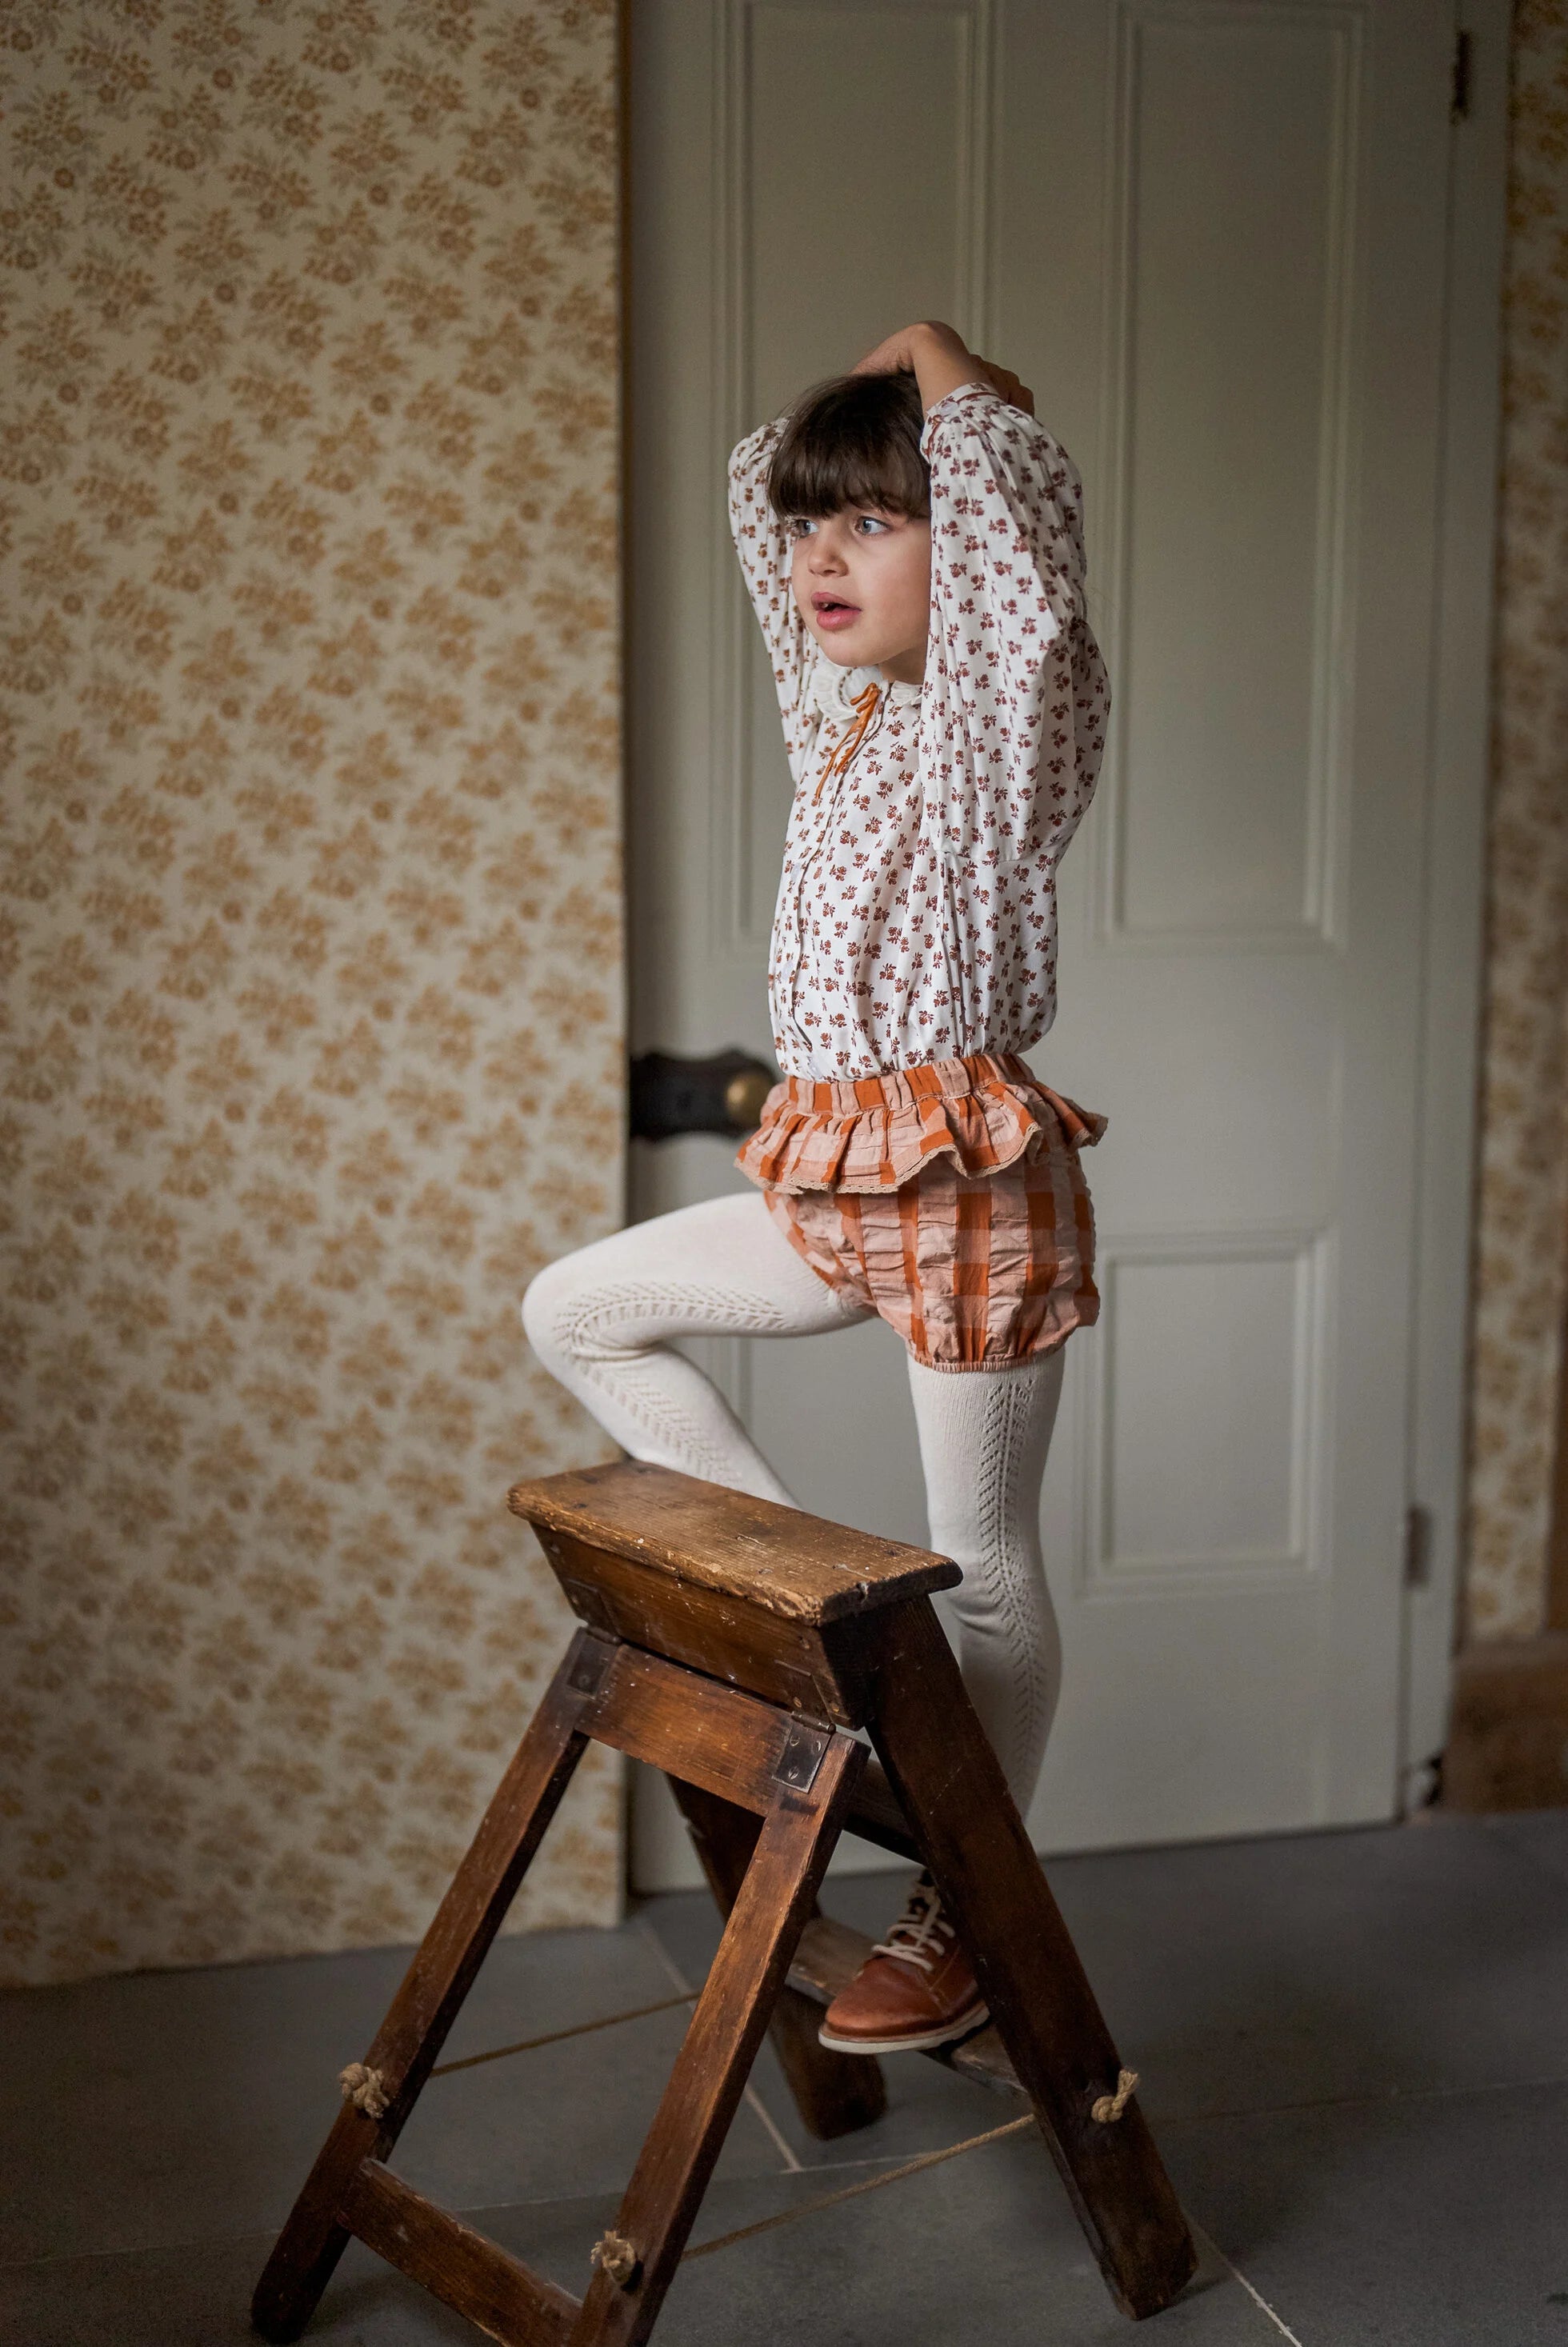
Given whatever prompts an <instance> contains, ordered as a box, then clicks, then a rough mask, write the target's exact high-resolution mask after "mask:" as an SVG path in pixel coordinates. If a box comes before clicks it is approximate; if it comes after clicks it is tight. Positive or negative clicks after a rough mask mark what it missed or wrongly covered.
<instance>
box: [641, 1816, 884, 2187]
mask: <svg viewBox="0 0 1568 2347" xmlns="http://www.w3.org/2000/svg"><path fill="white" fill-rule="evenodd" d="M669 1784H670V1789H671V1792H672V1793H673V1794H674V1796H675V1799H676V1800H677V1801H678V1802H679V1804H680V1807H681V1809H682V1814H683V1816H684V1817H685V1819H686V1823H687V1826H688V1828H689V1829H690V1830H691V1835H692V1842H693V1843H694V1844H695V1846H696V1851H697V1855H698V1857H699V1858H700V1859H701V1860H702V1871H703V1873H704V1874H705V1875H706V1876H707V1878H708V1887H709V1889H710V1890H711V1891H712V1894H713V1897H714V1900H715V1901H717V1904H718V1908H719V1912H720V1913H721V1914H722V1915H725V1916H727V1915H728V1914H729V1912H730V1910H731V1909H732V1908H733V1905H734V1903H735V1900H736V1898H737V1896H738V1895H739V1892H740V1888H741V1884H742V1882H743V1881H744V1879H745V1872H746V1869H747V1867H748V1866H749V1865H750V1864H751V1862H752V1852H753V1850H755V1848H756V1845H757V1836H758V1835H759V1833H760V1832H761V1831H762V1819H760V1818H759V1817H758V1816H756V1814H755V1813H754V1811H753V1810H751V1809H738V1808H737V1807H736V1805H735V1803H734V1802H733V1801H724V1800H721V1799H719V1798H718V1796H717V1795H716V1794H714V1793H708V1792H704V1791H703V1790H702V1787H701V1786H699V1785H687V1784H683V1783H682V1780H681V1778H679V1777H671V1778H670V1779H669ZM817 1912H818V1909H817V1904H816V1901H815V1899H814V1900H813V1901H812V1903H811V1907H810V1910H809V1911H808V1914H807V1917H806V1921H807V1922H810V1921H811V1920H812V1919H813V1918H814V1917H815V1915H816V1914H817ZM821 2023H822V2007H821V2006H820V2005H817V2004H813V2003H812V2001H811V1999H810V1997H808V1996H802V1995H801V1993H800V1991H799V1990H798V1989H793V1988H791V1987H790V1986H789V1985H788V1983H785V1985H784V1987H783V1988H781V1989H780V1991H779V1995H778V2003H777V2004H775V2005H774V2017H773V2019H772V2021H771V2022H770V2023H769V2024H768V2035H769V2036H770V2037H771V2038H772V2040H773V2046H774V2053H775V2054H776V2055H778V2058H779V2067H780V2068H781V2069H782V2070H783V2072H784V2077H785V2079H786V2081H787V2082H788V2086H789V2090H790V2093H791V2094H792V2095H793V2096H794V2103H795V2108H796V2109H797V2110H798V2111H799V2113H800V2116H801V2119H802V2122H803V2123H804V2126H805V2127H806V2129H807V2130H808V2132H809V2133H810V2134H812V2135H814V2136H815V2137H816V2138H817V2140H818V2141H819V2142H821V2143H831V2142H832V2141H833V2140H834V2138H835V2137H837V2136H841V2135H852V2134H853V2133H854V2132H855V2130H856V2128H857V2127H870V2126H871V2124H872V2122H873V2121H874V2120H876V2119H879V2118H880V2117H881V2116H882V2114H883V2113H884V2111H885V2110H886V2107H887V2089H886V2086H885V2085H884V2083H883V2078H882V2070H881V2066H880V2065H879V2064H878V2063H877V2062H876V2060H874V2059H873V2058H871V2057H870V2056H868V2055H864V2054H835V2053H834V2052H833V2051H832V2050H831V2049H830V2048H829V2047H827V2046H825V2045H819V2044H818V2043H817V2034H816V2033H817V2030H818V2029H819V2027H820V2026H821Z"/></svg>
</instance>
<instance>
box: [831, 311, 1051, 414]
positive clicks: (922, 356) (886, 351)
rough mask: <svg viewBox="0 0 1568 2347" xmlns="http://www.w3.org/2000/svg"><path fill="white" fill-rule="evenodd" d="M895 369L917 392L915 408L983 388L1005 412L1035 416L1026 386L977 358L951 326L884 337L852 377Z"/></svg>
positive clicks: (931, 325)
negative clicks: (964, 387) (910, 378)
mask: <svg viewBox="0 0 1568 2347" xmlns="http://www.w3.org/2000/svg"><path fill="white" fill-rule="evenodd" d="M900 369H906V370H907V371H908V372H909V373H911V374H913V375H914V377H915V380H916V382H917V384H918V385H919V388H920V405H921V406H922V407H924V408H926V409H927V411H929V410H930V409H931V408H933V407H935V405H937V402H938V400H939V399H945V398H946V397H947V395H948V393H949V392H950V391H957V390H958V387H959V385H960V384H966V383H983V384H985V386H986V388H987V389H988V390H989V391H994V392H995V393H996V395H997V397H998V398H999V399H1005V400H1006V401H1007V403H1008V405H1009V407H1019V408H1021V409H1022V410H1023V413H1024V414H1025V415H1033V414H1034V394H1033V392H1032V391H1030V389H1029V387H1028V385H1027V384H1022V383H1020V381H1019V379H1018V377H1017V375H1016V374H1013V373H1012V372H1011V370H1010V369H1009V368H1008V367H1004V366H997V365H996V364H994V363H993V362H992V361H991V360H989V359H982V358H979V357H977V355H976V354H975V353H974V352H973V351H971V350H970V349H969V348H968V344H967V343H965V341H964V338H963V336H962V335H961V334H959V333H956V332H955V331H954V329H953V328H952V327H951V326H944V325H939V324H938V323H935V322H933V321H922V322H921V323H917V324H916V325H913V326H900V327H899V329H898V331H897V333H896V334H889V335H888V336H887V338H886V341H885V342H880V343H877V345H876V349H875V350H874V351H867V352H866V356H865V357H864V358H863V359H862V360H860V362H859V363H858V364H857V365H856V367H855V369H854V373H855V374H897V373H898V372H899V370H900Z"/></svg>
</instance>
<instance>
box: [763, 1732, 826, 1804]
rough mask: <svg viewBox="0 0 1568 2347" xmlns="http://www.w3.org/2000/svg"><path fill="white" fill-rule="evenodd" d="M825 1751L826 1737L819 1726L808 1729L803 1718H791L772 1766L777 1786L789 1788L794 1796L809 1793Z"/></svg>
mask: <svg viewBox="0 0 1568 2347" xmlns="http://www.w3.org/2000/svg"><path fill="white" fill-rule="evenodd" d="M826 1750H827V1734H826V1731H825V1729H823V1728H820V1727H807V1726H806V1724H805V1722H804V1720H803V1719H792V1720H791V1722H790V1724H789V1728H788V1731H787V1733H786V1734H785V1737H784V1749H783V1750H782V1751H781V1752H780V1754H779V1757H778V1758H777V1760H776V1761H775V1762H774V1778H776V1779H777V1781H778V1783H779V1784H781V1785H788V1786H790V1787H791V1788H793V1789H794V1791H795V1792H797V1793H809V1792H810V1790H811V1788H812V1787H813V1785H815V1782H816V1772H817V1770H818V1769H819V1768H821V1766H822V1757H823V1754H824V1753H825V1751H826Z"/></svg>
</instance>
